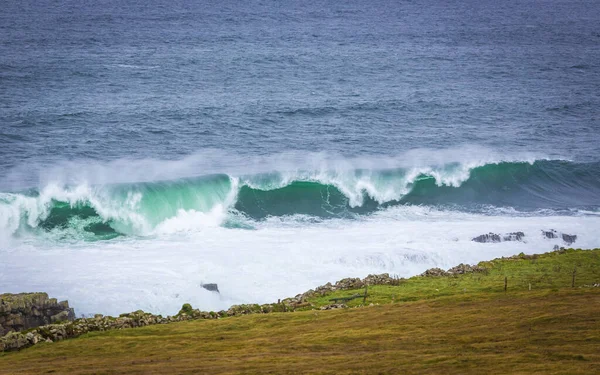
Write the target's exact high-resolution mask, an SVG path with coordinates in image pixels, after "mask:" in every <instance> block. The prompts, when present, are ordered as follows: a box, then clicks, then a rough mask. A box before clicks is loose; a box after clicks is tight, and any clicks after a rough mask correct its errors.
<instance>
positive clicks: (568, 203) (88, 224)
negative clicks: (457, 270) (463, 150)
mask: <svg viewBox="0 0 600 375" xmlns="http://www.w3.org/2000/svg"><path fill="white" fill-rule="evenodd" d="M599 196H600V163H591V164H589V163H588V164H577V163H573V162H567V161H547V160H540V161H535V162H533V163H529V162H500V163H487V164H483V165H477V164H462V163H448V164H444V165H441V166H428V167H415V168H395V169H354V170H339V169H338V170H326V169H321V170H312V171H311V170H307V171H303V170H297V171H281V172H273V173H259V174H253V175H247V176H239V177H234V176H231V175H227V174H216V175H208V176H203V177H198V178H183V179H177V180H171V181H156V182H144V183H133V184H126V183H122V184H108V185H89V184H85V183H84V184H78V185H74V186H60V185H57V184H48V185H46V186H45V187H44V188H43V189H41V190H40V191H36V190H30V191H25V192H19V193H0V231H1V232H3V233H4V234H9V235H15V234H19V233H22V232H31V231H34V232H35V231H37V232H39V231H42V232H45V233H52V234H55V235H56V236H58V237H59V238H63V237H77V238H79V239H108V238H114V237H116V236H119V235H139V236H147V235H152V234H156V233H171V232H177V231H182V230H183V231H194V230H201V229H203V228H211V227H215V226H221V225H225V226H233V227H244V225H241V224H239V220H238V219H239V218H243V219H244V220H263V219H266V218H268V217H272V216H292V215H305V216H311V217H317V218H355V217H357V215H366V214H370V213H373V212H376V211H378V210H381V209H385V208H387V207H390V206H395V205H429V206H444V207H451V208H452V209H458V210H467V211H473V210H475V211H476V210H478V209H480V208H481V207H489V206H492V207H511V208H516V209H520V210H542V209H546V210H547V209H550V210H552V209H556V210H565V209H573V208H574V209H581V210H591V211H595V210H596V209H597V208H598V205H599V203H600V202H599V200H598V197H599ZM232 218H233V219H232ZM236 220H237V221H236ZM236 222H237V223H238V224H239V225H238V224H236Z"/></svg>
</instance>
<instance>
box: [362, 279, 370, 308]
mask: <svg viewBox="0 0 600 375" xmlns="http://www.w3.org/2000/svg"><path fill="white" fill-rule="evenodd" d="M368 289H369V284H365V296H364V297H363V305H364V304H365V303H367V291H368Z"/></svg>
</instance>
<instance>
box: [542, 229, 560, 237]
mask: <svg viewBox="0 0 600 375" xmlns="http://www.w3.org/2000/svg"><path fill="white" fill-rule="evenodd" d="M542 236H544V238H548V239H553V238H558V235H557V234H556V231H555V230H554V229H550V230H549V231H545V230H542Z"/></svg>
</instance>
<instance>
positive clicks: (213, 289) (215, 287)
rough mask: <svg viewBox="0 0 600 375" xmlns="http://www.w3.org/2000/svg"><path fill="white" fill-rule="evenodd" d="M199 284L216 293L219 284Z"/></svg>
mask: <svg viewBox="0 0 600 375" xmlns="http://www.w3.org/2000/svg"><path fill="white" fill-rule="evenodd" d="M201 286H202V287H203V288H204V289H206V290H209V291H211V292H217V293H219V286H218V285H217V284H202V285H201Z"/></svg>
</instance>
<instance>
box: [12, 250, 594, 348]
mask: <svg viewBox="0 0 600 375" xmlns="http://www.w3.org/2000/svg"><path fill="white" fill-rule="evenodd" d="M580 252H592V253H600V249H589V250H582V249H565V248H561V249H559V250H555V251H550V252H546V253H542V254H533V255H525V254H523V253H521V254H518V255H514V256H511V257H502V258H496V259H493V260H490V261H483V262H479V263H478V264H477V265H473V266H471V265H465V264H460V265H458V266H455V267H452V268H450V269H449V270H447V271H444V270H441V269H439V268H432V269H429V270H426V271H425V272H423V273H422V274H421V275H418V276H413V277H411V278H408V279H405V278H397V277H390V275H389V274H385V273H384V274H380V275H369V276H367V277H365V278H363V279H360V278H345V279H342V280H339V281H337V282H335V283H334V284H332V283H327V284H325V285H321V286H318V287H316V288H315V289H314V290H313V289H311V290H308V291H306V292H304V293H302V294H298V295H296V296H295V297H288V298H285V299H283V300H279V301H278V302H277V303H269V304H262V305H259V304H244V305H233V306H231V307H230V308H229V309H228V310H221V311H218V312H215V311H201V310H199V309H194V308H192V306H191V305H190V304H187V303H186V304H184V305H183V306H182V309H181V310H180V311H179V313H178V314H176V315H173V316H167V317H163V316H162V315H154V314H152V313H147V312H144V311H141V310H138V311H135V312H131V313H124V314H121V315H119V316H118V317H111V316H103V315H101V314H96V315H95V316H94V317H93V318H79V319H75V320H73V321H69V322H57V323H55V324H50V325H44V326H39V327H35V328H30V329H27V330H25V331H22V332H10V333H8V334H7V335H5V336H4V337H0V352H1V351H11V350H19V349H22V348H25V347H29V346H33V345H36V344H38V343H42V342H48V343H49V342H55V341H62V340H64V339H69V338H74V337H79V336H81V335H83V334H85V333H88V332H95V331H109V330H114V329H124V328H134V327H143V326H148V325H155V324H168V323H174V322H181V321H189V320H200V319H221V318H228V317H233V316H240V315H249V314H268V313H275V312H294V311H303V310H330V309H339V308H348V307H363V306H365V305H366V302H367V299H369V303H373V302H372V301H375V302H376V303H379V302H378V301H379V300H378V298H379V297H378V293H381V292H380V291H378V290H377V288H378V287H379V288H384V289H385V288H388V289H390V288H392V289H393V288H400V289H398V291H396V292H398V293H397V294H398V296H396V294H392V295H391V301H388V302H392V303H393V302H396V301H403V300H402V298H404V302H408V301H413V300H418V299H419V298H418V295H417V296H407V295H405V296H404V297H403V296H401V293H402V290H405V289H406V286H407V285H409V284H411V283H413V284H414V283H419V282H422V281H423V280H425V282H427V280H430V281H431V280H436V282H437V281H439V280H443V279H445V278H447V279H457V278H461V277H462V278H465V277H479V278H480V279H481V277H487V276H489V274H490V272H491V271H492V270H494V267H495V264H496V263H499V264H502V263H506V262H508V263H510V262H513V261H530V262H536V260H538V259H545V258H551V257H556V256H560V255H563V254H575V253H580ZM501 267H503V266H501ZM570 272H571V271H570V270H569V274H568V275H567V276H570ZM580 273H581V272H580ZM575 275H576V273H575ZM575 275H574V276H573V286H575ZM563 276H564V275H563ZM580 277H581V276H580ZM567 279H569V277H567ZM532 280H533V279H532ZM532 280H529V281H530V282H529V290H531V285H532V282H531V281H532ZM500 281H502V280H500ZM567 281H568V280H567ZM513 282H514V279H512V280H511V284H513ZM561 282H562V283H563V284H565V285H563V287H565V286H568V285H566V282H563V281H561ZM598 282H600V278H598V279H596V280H594V282H592V283H591V284H579V287H583V286H589V287H596V286H599V285H600V284H598ZM507 283H508V276H505V280H504V286H502V283H498V284H499V285H498V286H497V289H498V290H496V291H495V292H498V291H502V289H503V288H504V291H505V292H506V289H507ZM437 284H439V283H437ZM534 284H535V283H534ZM370 287H371V288H370ZM373 287H374V288H373ZM521 287H522V286H521ZM521 287H518V288H517V289H519V288H521ZM536 287H537V286H536ZM401 288H404V289H401ZM514 288H515V286H513V285H511V291H512V290H513V289H514ZM363 289H364V293H365V295H364V296H363V295H360V294H359V293H362V290H363ZM373 290H375V292H373ZM435 290H436V291H438V292H439V288H435ZM349 291H354V292H355V293H353V294H352V295H351V296H348V295H345V294H344V293H346V294H347V293H348V292H349ZM466 291H467V289H466V288H464V293H466ZM488 292H494V291H488ZM428 293H429V294H427V293H421V299H426V298H432V295H430V294H431V293H430V292H428ZM0 297H1V296H0ZM350 297H352V298H350ZM360 297H363V298H360ZM433 298H435V293H434V294H433ZM340 301H342V302H346V303H339V302H340ZM360 301H362V303H360ZM332 302H333V303H332ZM67 307H68V304H67Z"/></svg>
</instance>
